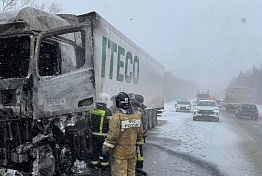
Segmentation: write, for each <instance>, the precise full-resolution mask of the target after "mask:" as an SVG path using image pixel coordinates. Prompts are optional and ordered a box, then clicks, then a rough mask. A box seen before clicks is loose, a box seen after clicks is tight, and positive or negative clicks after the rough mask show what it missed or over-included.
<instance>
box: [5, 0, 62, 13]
mask: <svg viewBox="0 0 262 176" xmlns="http://www.w3.org/2000/svg"><path fill="white" fill-rule="evenodd" d="M24 7H34V8H37V9H40V10H45V11H48V12H50V13H58V12H60V11H61V4H59V3H56V1H55V0H54V1H52V2H50V1H41V2H40V1H39V0H0V11H8V10H16V9H21V8H24Z"/></svg>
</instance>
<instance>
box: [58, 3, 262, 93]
mask: <svg viewBox="0 0 262 176" xmlns="http://www.w3.org/2000/svg"><path fill="white" fill-rule="evenodd" d="M56 2H58V3H61V5H62V9H63V11H62V13H73V14H84V13H88V12H90V11H96V12H97V13H99V14H100V15H101V16H102V17H103V18H105V19H106V20H107V21H108V22H110V23H111V24H112V25H113V26H115V27H116V28H117V29H119V30H120V31H121V32H122V33H123V34H125V35H126V36H127V37H128V38H130V39H131V40H132V41H134V42H135V43H136V44H137V45H138V46H140V47H141V48H143V49H144V50H145V51H146V52H148V53H149V54H150V55H151V56H153V57H154V58H155V59H157V60H158V61H159V62H161V63H162V64H163V65H164V66H165V69H166V71H172V72H173V73H174V75H176V76H178V77H180V78H183V79H186V80H190V81H194V82H196V83H199V84H201V85H203V86H202V88H209V89H214V88H215V87H218V88H224V87H226V86H227V84H228V81H229V80H230V79H231V78H232V77H233V76H236V75H237V74H238V73H239V72H240V70H244V71H245V70H247V69H250V68H252V67H253V65H257V66H259V64H260V63H261V59H262V1H261V0H197V1H196V0H143V1H142V0H124V1H123V0H93V1H91V0H73V1H72V0H56Z"/></svg>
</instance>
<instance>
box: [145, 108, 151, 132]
mask: <svg viewBox="0 0 262 176" xmlns="http://www.w3.org/2000/svg"><path fill="white" fill-rule="evenodd" d="M146 116H147V118H146V119H147V130H150V129H151V115H150V110H147V111H146Z"/></svg>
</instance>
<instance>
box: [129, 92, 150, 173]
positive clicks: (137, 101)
mask: <svg viewBox="0 0 262 176" xmlns="http://www.w3.org/2000/svg"><path fill="white" fill-rule="evenodd" d="M128 95H129V96H130V98H131V104H132V108H133V109H134V111H135V112H136V113H137V114H138V115H139V117H140V119H141V121H142V124H143V130H144V131H143V132H144V135H145V133H146V128H147V127H146V115H145V112H144V110H143V109H142V106H141V102H142V103H143V101H142V100H141V97H142V98H143V96H142V95H138V94H136V95H134V94H132V93H130V94H128ZM143 99H144V98H143ZM143 144H144V137H143V139H141V141H140V142H139V143H138V144H136V168H137V169H143V165H144V154H143Z"/></svg>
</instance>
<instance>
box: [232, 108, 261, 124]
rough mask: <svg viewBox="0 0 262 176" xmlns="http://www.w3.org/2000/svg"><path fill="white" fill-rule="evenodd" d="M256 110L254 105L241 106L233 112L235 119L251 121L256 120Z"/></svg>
mask: <svg viewBox="0 0 262 176" xmlns="http://www.w3.org/2000/svg"><path fill="white" fill-rule="evenodd" d="M258 115H259V114H258V110H257V106H256V105H255V104H241V105H240V107H239V108H237V109H236V111H235V117H237V118H240V117H251V119H254V120H257V119H258Z"/></svg>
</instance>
